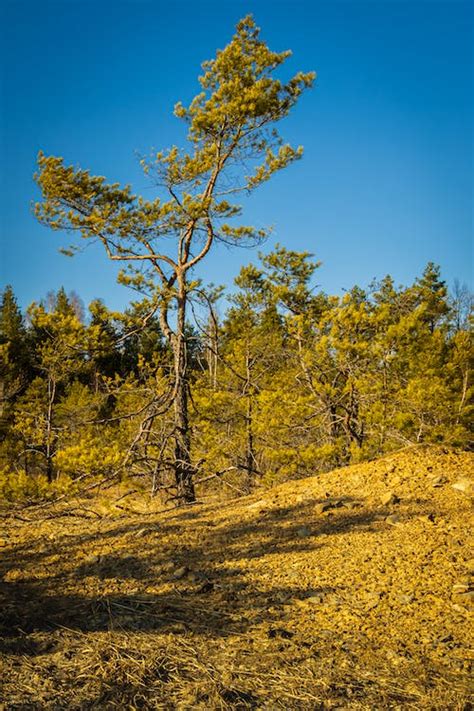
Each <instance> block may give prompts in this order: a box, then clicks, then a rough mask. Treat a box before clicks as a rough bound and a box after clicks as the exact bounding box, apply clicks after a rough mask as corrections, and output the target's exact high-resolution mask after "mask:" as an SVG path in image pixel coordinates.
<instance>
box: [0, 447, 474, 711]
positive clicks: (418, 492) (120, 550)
mask: <svg viewBox="0 0 474 711" xmlns="http://www.w3.org/2000/svg"><path fill="white" fill-rule="evenodd" d="M473 473H474V457H473V455H470V454H467V453H460V452H452V451H448V450H443V449H441V448H428V449H427V448H419V449H415V450H405V451H404V452H400V453H398V454H394V455H391V456H388V457H386V458H384V459H381V460H378V461H376V462H371V463H365V464H361V465H357V466H353V467H349V468H345V469H340V470H337V471H334V472H329V473H327V474H323V475H319V476H317V477H313V478H307V479H301V480H299V481H296V482H290V483H286V484H283V485H280V486H278V487H275V488H273V489H271V490H267V491H260V492H258V493H256V494H254V495H252V496H249V497H247V498H243V499H238V500H234V501H230V502H226V503H224V504H223V503H217V502H215V503H211V504H209V503H208V504H206V505H202V504H201V505H196V506H193V507H188V508H186V509H178V510H175V511H169V512H167V513H158V512H153V510H152V509H151V507H150V505H149V504H147V502H146V501H144V500H143V499H137V498H135V499H134V500H133V501H132V502H131V503H129V504H127V505H128V506H129V507H130V508H134V509H139V508H140V507H141V508H142V509H143V510H142V513H140V514H137V513H131V512H124V511H123V509H119V508H117V507H115V508H114V507H110V506H109V509H108V512H107V514H105V513H104V512H105V511H106V504H105V503H103V502H102V503H101V505H100V506H99V505H98V504H97V502H96V501H93V500H90V501H88V502H86V503H85V502H81V506H86V508H87V509H88V510H87V511H85V510H81V511H78V510H77V509H76V510H74V511H70V512H69V513H70V514H72V515H69V516H67V517H66V516H61V517H57V518H47V516H49V515H56V514H55V513H54V511H53V512H51V511H50V510H44V509H43V510H42V509H39V510H36V513H35V514H31V513H28V514H25V515H24V518H25V517H29V518H31V519H32V520H30V521H22V520H19V519H18V518H13V517H9V518H8V519H5V520H4V523H5V524H6V525H5V530H4V532H3V534H2V539H1V541H0V543H1V545H2V547H1V549H0V552H1V563H0V580H1V583H0V602H1V605H0V625H1V632H2V639H1V641H0V653H1V654H0V665H1V668H0V679H1V681H0V685H1V687H0V688H1V690H0V699H1V701H0V708H1V709H3V710H4V711H6V710H7V709H8V710H10V709H202V710H204V709H205V710H209V709H247V708H249V709H308V710H309V709H311V710H313V709H314V710H316V709H367V710H369V709H371V710H373V709H420V710H421V709H423V710H425V709H440V710H441V709H443V710H444V709H455V710H459V711H467V710H468V709H471V708H472V706H471V703H470V701H472V698H471V697H470V696H469V694H470V689H471V688H472V687H470V684H469V677H470V674H471V672H472V670H473V668H474V663H473V660H474V656H473V654H472V609H473V598H474V586H473V581H474V558H473V557H472V556H473V555H474V552H473V549H472V532H471V529H472V500H473V496H474V492H473V485H472V476H473ZM126 501H130V500H129V499H127V500H126ZM63 513H64V510H63ZM470 546H471V547H470ZM470 625H471V626H470ZM471 678H472V677H471ZM2 704H3V705H2Z"/></svg>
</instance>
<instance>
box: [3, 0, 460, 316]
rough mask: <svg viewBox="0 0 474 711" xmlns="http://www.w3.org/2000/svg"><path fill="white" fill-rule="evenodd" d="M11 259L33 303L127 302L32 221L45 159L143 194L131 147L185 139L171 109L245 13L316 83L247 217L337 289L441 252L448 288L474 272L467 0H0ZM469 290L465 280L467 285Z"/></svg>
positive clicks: (226, 259) (227, 276)
mask: <svg viewBox="0 0 474 711" xmlns="http://www.w3.org/2000/svg"><path fill="white" fill-rule="evenodd" d="M0 12H1V17H0V25H1V26H2V30H1V32H2V36H1V38H0V60H1V72H2V87H1V92H2V93H1V109H2V119H1V126H0V131H1V148H0V150H1V181H2V183H1V190H0V195H1V206H0V208H1V217H0V219H1V240H2V247H1V253H0V258H1V265H0V277H1V278H0V281H1V282H2V283H3V284H5V283H11V284H12V285H13V287H14V290H15V292H16V294H17V296H18V298H19V301H20V303H21V305H22V306H26V305H27V304H28V303H30V302H31V301H32V300H33V299H39V298H41V297H43V296H44V295H45V294H46V292H47V291H49V290H50V289H58V288H59V287H60V286H61V285H64V286H65V288H66V290H71V289H74V290H75V291H77V292H78V293H79V295H80V296H81V297H82V298H83V299H84V301H85V302H86V303H88V302H89V301H90V300H91V299H93V298H95V297H101V298H103V299H104V300H105V302H106V303H107V304H108V305H109V306H110V307H112V308H123V307H124V306H125V305H126V303H127V302H128V300H129V299H130V292H127V290H126V289H124V287H121V286H118V285H116V284H115V283H114V279H115V278H114V269H113V267H112V265H110V264H109V263H107V260H106V258H105V256H104V255H103V254H102V252H101V251H100V249H98V248H97V249H95V248H92V249H88V250H86V252H85V253H84V254H82V255H80V256H79V257H76V258H74V259H68V258H66V257H63V256H62V255H60V254H58V252H57V250H58V248H59V247H60V246H61V245H62V244H64V245H67V244H68V243H69V242H70V239H69V238H68V236H67V235H66V236H62V235H60V234H58V233H54V232H51V231H50V230H48V229H47V228H46V227H42V226H40V225H38V224H36V222H35V219H34V217H33V216H32V214H31V207H30V205H31V202H32V201H34V200H35V199H38V192H37V188H36V186H35V184H34V181H33V178H32V176H33V173H34V170H35V161H36V154H37V152H38V150H39V149H42V150H43V151H44V152H45V153H46V154H53V155H61V156H64V158H65V160H66V162H70V163H75V164H78V165H80V166H82V167H83V168H90V170H91V171H92V172H93V173H96V174H99V175H105V176H107V177H108V178H109V179H110V180H111V181H112V182H114V181H120V182H130V183H131V184H132V186H133V187H134V189H135V190H136V191H137V192H140V191H143V193H144V194H145V195H146V196H151V195H152V194H153V189H152V188H151V187H150V186H149V185H148V183H147V181H146V179H145V178H144V177H143V176H142V175H141V172H140V169H139V167H138V161H137V158H136V153H137V152H139V153H147V152H148V151H149V149H150V148H151V147H155V148H156V149H160V148H164V147H167V146H169V145H170V144H172V143H175V142H181V141H182V139H184V126H182V124H181V122H179V121H178V120H177V119H175V118H174V117H173V116H172V107H173V105H174V103H175V102H176V101H177V100H178V99H182V100H183V101H184V102H186V101H188V100H189V99H190V98H191V97H192V96H194V94H195V93H197V91H198V89H199V87H198V84H197V76H198V75H199V73H200V64H201V62H202V61H203V60H205V59H208V58H211V57H212V56H214V52H215V50H216V48H218V47H223V46H224V45H225V44H227V42H228V41H229V40H230V38H231V35H232V33H233V30H234V26H235V24H236V22H237V21H238V19H239V18H241V17H242V16H244V15H245V14H247V13H249V12H252V13H253V14H254V16H255V19H256V22H257V24H258V25H259V26H260V27H261V28H262V37H263V39H265V40H266V41H267V42H268V44H269V45H270V47H271V48H272V49H275V50H284V49H288V48H289V49H292V50H293V57H292V59H291V66H290V69H292V70H294V71H297V70H299V69H302V70H305V71H307V70H313V69H314V70H316V71H317V72H318V80H317V85H316V88H315V89H314V90H312V91H311V92H310V93H308V94H306V95H305V96H304V97H303V99H302V101H301V103H300V105H299V106H298V107H297V109H296V111H295V112H294V114H293V115H292V116H291V117H290V118H289V119H288V120H287V121H286V122H285V123H284V124H282V125H281V132H282V134H283V136H284V137H285V138H287V139H288V140H290V141H292V142H294V143H295V144H297V145H298V144H303V145H304V146H305V156H304V158H303V161H301V162H299V163H297V164H295V165H294V166H292V167H291V168H290V169H289V170H287V171H284V172H282V173H281V174H279V175H278V176H276V177H275V179H274V180H273V181H271V182H270V183H268V184H267V185H265V186H264V187H263V188H262V189H260V191H257V193H256V194H255V196H254V197H253V198H252V200H251V201H250V202H249V203H248V204H247V205H246V222H247V223H249V224H250V223H252V222H253V223H254V224H257V225H268V224H271V225H274V228H275V229H274V237H273V238H272V240H271V241H270V242H269V243H268V244H267V246H266V247H265V249H270V248H271V247H272V245H273V244H274V243H275V241H277V240H278V241H280V242H281V243H283V244H284V245H285V246H287V247H291V248H293V249H297V250H309V251H311V252H314V253H315V255H316V258H317V259H318V260H322V262H323V267H322V268H321V270H320V271H319V273H318V281H319V283H320V284H321V285H322V287H323V288H324V289H325V290H326V291H328V292H330V293H340V292H341V290H342V289H344V288H350V287H351V286H353V285H354V284H355V283H358V284H360V285H362V286H365V285H367V284H368V283H369V282H370V280H371V279H372V278H373V277H377V278H380V277H382V276H384V275H385V274H386V273H391V274H392V275H393V277H394V278H395V280H396V282H397V283H404V284H408V283H411V282H412V281H413V279H414V278H415V276H417V275H419V274H420V273H421V271H422V270H423V268H424V266H425V264H426V263H427V262H428V261H429V260H431V261H434V262H436V263H438V264H440V265H441V268H442V273H443V275H444V277H445V278H446V279H447V280H448V282H450V283H452V281H453V280H454V279H455V278H456V277H457V278H459V279H460V280H461V281H467V282H470V281H471V278H472V277H471V270H472V251H471V250H472V243H471V240H472V187H473V169H472V159H473V156H472V119H473V115H472V113H473V112H472V108H473V85H472V46H473V41H472V40H473V38H472V3H471V2H462V1H457V0H449V1H448V2H442V1H437V0H432V1H431V0H424V1H421V2H417V1H416V0H406V1H404V0H399V1H397V0H385V1H384V2H378V1H376V0H373V1H371V2H358V1H357V0H352V1H346V2H343V1H338V0H331V1H328V2H318V0H300V1H299V2H298V1H295V0H292V1H290V0H280V1H278V0H270V1H268V2H267V1H266V0H248V1H242V0H227V2H225V1H223V0H221V1H220V2H214V1H208V0H202V1H200V2H197V1H193V2H184V1H182V0H181V1H180V0H175V1H174V2H171V1H168V2H164V0H134V1H133V0H127V1H121V0H114V1H113V2H107V1H106V0H96V1H95V2H92V0H90V1H88V0H62V1H60V0H57V1H54V2H53V1H52V0H35V1H33V0H30V1H28V0H16V1H14V0H3V2H2V3H1V11H0ZM255 256H256V255H255V253H254V252H252V251H247V250H234V251H227V250H225V249H221V250H218V251H217V252H215V253H214V254H213V255H212V256H210V257H209V258H208V260H207V263H206V265H205V267H204V268H203V270H202V272H201V273H202V275H203V276H204V278H205V279H208V280H211V281H214V282H215V283H227V284H230V283H232V280H233V277H234V276H235V275H236V274H237V272H238V269H239V266H240V265H241V264H246V263H248V262H249V261H251V260H252V259H254V258H255ZM471 283H472V282H471Z"/></svg>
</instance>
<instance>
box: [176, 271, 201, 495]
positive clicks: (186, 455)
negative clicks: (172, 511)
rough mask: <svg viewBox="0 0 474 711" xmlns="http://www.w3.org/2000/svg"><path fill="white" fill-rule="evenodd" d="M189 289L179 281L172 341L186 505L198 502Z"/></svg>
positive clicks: (179, 482) (180, 483)
mask: <svg viewBox="0 0 474 711" xmlns="http://www.w3.org/2000/svg"><path fill="white" fill-rule="evenodd" d="M185 325H186V288H185V283H184V279H183V280H182V281H180V287H179V295H178V313H177V323H176V335H175V338H174V340H173V351H174V370H175V379H176V381H175V398H174V426H175V434H174V443H175V449H174V451H175V462H174V466H175V477H176V487H177V490H178V498H179V499H180V500H181V501H182V502H184V503H193V502H194V501H196V494H195V491H194V483H193V477H194V467H193V465H192V463H191V433H190V428H189V415H188V362H187V353H186V337H185Z"/></svg>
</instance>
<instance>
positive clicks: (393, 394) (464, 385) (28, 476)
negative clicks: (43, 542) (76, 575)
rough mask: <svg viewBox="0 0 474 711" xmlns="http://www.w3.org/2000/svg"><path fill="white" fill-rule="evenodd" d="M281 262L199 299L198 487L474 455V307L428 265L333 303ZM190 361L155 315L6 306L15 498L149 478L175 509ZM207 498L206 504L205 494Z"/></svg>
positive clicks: (64, 301) (195, 354)
mask: <svg viewBox="0 0 474 711" xmlns="http://www.w3.org/2000/svg"><path fill="white" fill-rule="evenodd" d="M318 266H319V265H318V263H316V262H314V261H312V255H310V254H307V253H297V252H293V251H289V250H286V249H284V248H282V247H280V246H277V247H276V249H275V250H274V251H273V252H272V253H270V254H268V255H260V261H259V263H258V264H257V265H249V266H248V267H245V268H243V269H242V270H241V272H240V274H239V276H238V278H237V279H236V286H237V288H236V290H235V291H234V292H233V294H232V296H230V297H229V299H228V302H227V303H228V304H230V305H229V306H228V308H227V311H226V312H225V314H224V315H222V313H221V315H220V316H219V315H218V313H219V312H221V311H222V310H223V306H220V305H219V299H220V297H221V296H222V293H223V292H222V290H220V289H212V290H209V291H204V290H203V289H197V290H196V292H197V293H199V302H196V304H195V308H194V316H195V318H194V322H193V324H189V326H188V331H187V335H186V346H187V361H188V363H187V364H188V365H189V366H190V367H191V377H190V378H189V385H188V387H189V397H190V403H191V423H190V424H191V431H192V457H193V464H194V466H195V468H196V472H197V475H196V483H197V485H198V487H199V486H201V492H202V490H203V487H205V488H206V489H209V488H211V489H218V490H223V491H229V492H230V491H232V492H234V493H235V492H248V491H249V490H251V488H252V487H253V486H255V485H256V484H262V483H263V484H269V483H271V482H273V481H281V480H283V479H288V478H292V477H300V476H305V475H308V474H315V473H317V472H319V471H323V470H327V469H329V468H332V467H336V466H341V465H345V464H349V463H351V462H357V461H360V460H363V459H368V458H372V457H375V456H378V455H381V454H383V453H385V452H388V451H391V450H394V449H397V448H400V447H403V446H405V445H409V444H411V443H419V442H446V443H448V444H451V445H455V446H459V447H464V448H467V447H469V446H470V429H469V423H470V421H472V418H471V416H472V387H471V384H470V363H471V360H472V353H473V350H472V338H471V335H470V329H469V319H470V313H471V304H472V300H471V297H470V294H469V292H468V290H467V289H466V288H465V287H460V286H459V285H457V286H456V287H455V289H454V293H452V294H448V291H447V288H446V284H445V282H444V281H443V280H442V279H441V276H440V271H439V268H438V267H436V266H435V265H433V264H431V263H430V264H428V266H427V267H426V269H425V271H424V272H423V275H422V276H421V277H419V278H418V279H416V280H415V282H414V283H413V284H412V285H411V286H409V287H396V286H395V284H394V282H393V279H392V278H391V277H390V276H387V277H385V278H384V279H383V280H382V281H380V282H377V283H373V284H371V285H370V287H369V288H368V289H366V290H363V289H361V288H359V287H357V286H356V287H354V288H353V289H352V290H351V291H349V292H347V293H345V294H344V295H343V296H328V295H326V294H324V293H322V292H320V291H318V290H317V288H315V287H314V286H313V284H314V276H315V272H316V270H317V268H318ZM172 387H173V359H172V354H171V353H170V351H169V347H168V346H167V345H166V341H165V339H164V338H163V336H162V334H161V332H160V328H159V324H158V319H157V318H156V316H155V315H153V313H152V312H150V311H149V310H148V304H147V303H146V302H141V303H136V304H133V305H132V306H131V307H130V308H129V309H128V310H126V311H125V312H124V313H116V312H111V311H109V310H108V309H107V308H106V307H105V305H104V304H103V303H102V302H100V301H94V302H92V303H91V304H90V305H89V307H88V311H87V313H86V312H85V311H84V308H83V306H82V303H81V301H80V299H79V298H78V297H77V296H75V295H74V294H70V295H69V296H68V295H67V294H66V293H65V291H64V290H63V289H61V290H60V291H59V292H58V293H57V294H49V295H48V296H47V298H46V299H45V300H44V301H42V302H39V303H33V304H31V306H30V307H29V308H28V310H27V313H26V314H22V313H21V311H20V309H19V308H18V305H17V302H16V299H15V295H14V293H13V291H12V289H11V288H10V287H7V288H6V289H5V290H4V292H3V295H2V300H1V307H0V496H1V498H3V499H7V500H14V499H17V498H22V497H26V498H31V497H37V496H47V495H51V494H55V493H56V492H57V491H59V490H61V491H63V490H67V489H71V490H74V489H77V488H82V487H85V486H88V485H89V484H92V485H94V483H96V482H98V481H101V480H103V479H105V480H106V481H111V482H114V481H116V480H123V479H124V478H133V479H134V480H136V481H139V482H141V483H142V484H143V486H144V487H145V488H147V489H148V490H151V491H153V492H155V493H156V492H165V495H166V496H167V497H171V496H173V476H172V468H173V456H172V451H171V450H172V446H173V445H172V437H173V426H174V425H173V417H172V414H171V412H170V404H169V403H170V401H171V400H172V393H171V394H170V388H171V389H172ZM198 491H199V488H198Z"/></svg>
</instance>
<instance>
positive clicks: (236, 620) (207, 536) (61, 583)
mask: <svg viewBox="0 0 474 711" xmlns="http://www.w3.org/2000/svg"><path fill="white" fill-rule="evenodd" d="M323 501H326V500H323ZM346 501H347V502H348V501H349V500H348V499H347V500H346ZM315 503H318V502H315V501H310V502H308V501H305V502H302V503H299V504H295V505H293V506H283V507H279V508H271V509H267V510H263V511H255V512H254V511H252V510H250V511H249V510H247V512H246V516H247V518H246V519H244V520H242V521H239V522H238V523H226V522H225V521H222V520H219V521H216V525H215V526H208V525H207V524H208V521H206V520H204V519H202V516H201V518H200V517H199V516H196V517H193V521H194V522H195V523H196V524H199V526H200V528H199V535H198V534H195V535H193V536H192V542H191V543H189V542H188V541H187V540H183V542H181V541H180V538H179V536H177V537H175V538H174V539H173V538H171V540H169V538H168V537H169V536H170V535H174V534H176V533H179V530H180V526H179V523H176V521H175V520H174V521H173V522H172V523H171V522H169V521H158V522H156V521H155V522H153V523H151V522H150V523H147V524H143V523H141V524H140V525H138V524H137V523H136V522H133V523H129V524H128V525H123V524H122V523H121V524H120V525H119V526H113V525H112V527H111V528H110V529H109V530H106V531H102V532H101V531H95V532H93V531H91V532H89V533H87V534H86V535H84V533H83V532H78V534H77V535H68V537H67V538H65V539H64V540H63V539H61V540H60V541H59V542H56V543H51V545H50V544H48V545H46V546H44V548H43V550H41V551H40V552H38V551H35V550H34V549H28V546H27V545H26V544H22V545H20V546H16V547H14V548H12V550H11V551H10V554H9V556H5V559H4V560H3V561H2V563H1V564H0V573H2V574H3V581H2V582H1V583H0V633H1V635H2V638H3V640H2V641H0V652H2V653H4V654H26V655H35V654H38V653H44V650H43V648H41V649H39V650H38V649H37V648H36V647H35V643H34V642H33V641H32V640H31V639H29V635H30V634H31V633H33V632H37V631H50V630H54V629H58V628H67V629H72V630H77V631H80V632H84V633H86V632H91V631H94V632H97V631H110V630H121V631H133V632H140V633H147V632H159V633H165V632H166V633H175V634H182V633H187V632H192V633H194V634H199V635H203V636H206V637H212V638H219V637H225V636H227V635H230V634H235V633H243V632H245V631H246V630H247V629H248V628H249V627H251V626H253V625H255V624H258V623H259V622H262V621H267V622H269V623H270V624H276V625H277V627H276V628H275V629H280V628H279V627H278V624H279V621H281V619H282V617H283V616H284V615H283V606H284V605H285V604H288V603H292V602H295V601H304V600H306V601H309V602H310V603H313V602H314V603H315V604H319V603H321V602H324V601H325V600H326V599H328V597H331V598H332V599H333V602H335V603H336V604H337V596H338V594H340V593H341V592H343V591H341V590H338V589H335V588H329V587H316V588H308V587H307V586H305V585H303V584H301V582H300V581H299V580H298V579H297V577H296V579H294V580H293V581H292V580H290V581H289V582H288V583H287V582H286V580H285V584H284V585H281V584H275V585H270V586H269V587H268V586H267V588H266V589H265V586H264V585H262V586H260V585H259V580H258V578H257V579H253V580H249V577H248V575H247V573H248V567H247V566H246V564H245V561H250V560H254V559H257V558H260V557H263V556H268V555H282V554H287V553H305V552H309V551H314V550H316V549H317V548H318V547H321V546H323V545H324V540H325V538H326V537H327V536H343V535H346V534H348V533H350V532H351V531H354V530H359V531H366V530H372V529H373V528H374V526H375V524H376V523H378V522H379V521H380V513H381V510H380V509H377V508H376V509H367V508H364V509H363V510H362V509H360V508H347V509H346V508H343V507H341V506H340V505H339V504H338V505H337V506H334V512H333V513H334V514H335V515H334V516H333V515H332V514H331V511H330V510H329V511H327V512H326V513H325V515H324V516H322V515H317V514H314V515H312V514H311V512H312V511H313V510H314V505H315ZM194 513H196V512H195V511H193V514H194ZM418 513H419V512H418ZM406 515H410V514H409V513H408V514H406ZM160 532H162V533H166V536H163V537H162V540H160V541H159V544H158V543H157V544H156V545H150V542H149V540H148V538H149V537H150V536H152V537H153V536H154V535H155V534H157V533H160ZM138 533H140V536H138V535H137V534H138ZM124 535H130V551H128V552H127V555H119V554H118V553H117V554H107V555H105V556H93V557H92V559H90V560H86V561H83V562H81V563H79V564H77V563H76V564H75V563H74V559H73V556H72V555H71V563H70V567H69V569H68V571H67V573H65V572H64V571H60V572H58V571H57V570H55V569H54V568H52V569H51V570H49V568H48V574H47V575H46V577H43V578H38V577H37V576H36V575H35V568H38V567H39V565H40V564H41V561H42V559H44V558H45V557H47V556H48V555H51V554H52V553H53V552H55V551H57V550H58V546H59V548H60V547H61V546H62V545H64V546H66V547H67V549H66V550H63V551H62V554H63V555H66V556H67V555H68V553H69V554H72V553H73V552H74V551H76V550H77V549H78V548H81V547H83V546H84V542H85V541H88V542H92V541H93V542H94V545H95V546H97V544H98V543H99V542H100V541H104V540H107V541H108V542H109V543H110V541H112V542H113V539H114V538H116V539H120V538H121V537H122V536H124ZM152 540H154V539H153V538H152ZM127 541H128V539H127ZM9 568H10V569H15V570H22V569H23V570H24V571H25V572H26V571H29V572H30V573H31V574H29V575H25V572H24V573H23V575H22V576H21V578H20V579H17V580H15V579H13V580H11V579H10V578H8V577H7V579H6V580H5V576H6V574H7V572H8V569H9ZM86 579H93V580H94V581H95V582H96V585H95V588H94V590H95V591H97V590H99V592H94V593H93V594H91V593H90V592H87V590H88V588H86V587H84V592H83V593H82V592H81V593H78V592H77V590H78V589H79V590H80V589H81V581H82V580H84V581H85V580H86ZM67 581H69V583H71V582H73V583H74V592H73V593H71V592H69V591H68V586H67V585H66V584H65V583H66V582H67ZM102 583H104V585H105V583H107V584H106V585H105V586H104V590H103V592H101V591H100V590H101V584H102ZM109 583H111V584H109ZM150 583H151V584H153V583H155V584H156V583H158V585H157V587H160V586H161V588H164V590H161V589H160V591H159V592H156V591H153V592H151V593H150V592H147V591H146V588H147V586H148V585H150ZM137 584H138V587H140V585H139V584H141V588H142V589H139V590H138V591H137ZM152 587H153V585H152ZM70 588H71V585H69V589H70ZM275 634H276V635H277V636H278V634H279V633H275Z"/></svg>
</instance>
